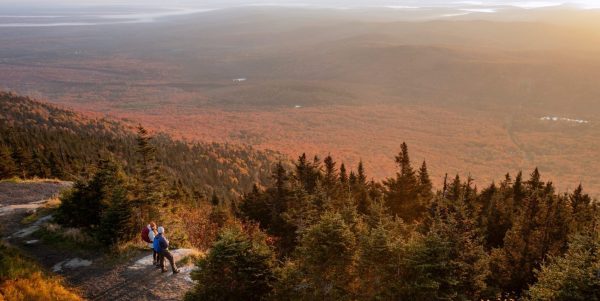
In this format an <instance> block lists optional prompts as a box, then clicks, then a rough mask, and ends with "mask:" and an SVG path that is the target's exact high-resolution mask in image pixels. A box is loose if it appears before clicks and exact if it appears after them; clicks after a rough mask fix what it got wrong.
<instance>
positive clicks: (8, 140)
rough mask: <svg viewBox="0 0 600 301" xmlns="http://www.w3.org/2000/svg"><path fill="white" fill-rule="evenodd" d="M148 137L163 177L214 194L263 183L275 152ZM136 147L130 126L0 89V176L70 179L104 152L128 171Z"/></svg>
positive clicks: (233, 192) (81, 173)
mask: <svg viewBox="0 0 600 301" xmlns="http://www.w3.org/2000/svg"><path fill="white" fill-rule="evenodd" d="M152 141H153V143H154V144H155V146H156V148H157V154H156V155H157V160H158V161H159V162H160V163H161V165H162V166H164V167H165V169H166V174H165V177H166V179H167V180H168V182H169V183H176V182H180V183H181V184H182V185H183V186H184V187H186V188H188V191H194V192H196V193H199V194H206V193H211V192H212V190H213V189H214V190H215V191H216V193H217V194H219V195H223V196H235V195H238V194H239V193H240V192H243V191H245V190H248V189H249V188H250V187H251V186H252V184H254V183H264V182H265V181H266V180H267V179H268V178H269V176H270V168H271V165H272V164H273V162H274V161H275V160H277V159H278V157H279V155H278V154H277V153H275V152H270V151H257V150H254V149H252V148H251V147H248V146H234V145H229V144H218V143H212V144H209V143H194V144H191V143H187V142H184V141H176V140H173V139H172V138H170V137H169V136H167V135H165V134H158V135H156V136H155V137H154V139H153V140H152ZM135 148H136V141H135V133H134V132H133V130H132V128H130V127H128V126H126V125H124V124H122V123H120V122H118V121H114V120H108V119H104V118H99V119H91V118H88V117H85V116H83V115H81V114H78V113H75V112H73V111H69V110H65V109H60V108H57V107H55V106H52V105H49V104H45V103H41V102H38V101H35V100H32V99H30V98H27V97H21V96H17V95H15V94H11V93H4V92H0V178H8V177H13V176H18V177H24V178H30V177H40V178H48V177H55V178H60V179H65V180H74V179H77V178H79V177H82V176H85V175H87V174H88V173H89V172H90V171H91V169H93V168H94V163H95V162H96V161H97V160H98V159H99V158H101V157H104V156H107V155H108V154H112V155H114V156H115V157H116V158H118V159H119V160H120V161H121V162H122V164H123V166H124V167H125V171H126V172H132V170H133V167H134V165H135V162H136V159H135V157H134V155H135Z"/></svg>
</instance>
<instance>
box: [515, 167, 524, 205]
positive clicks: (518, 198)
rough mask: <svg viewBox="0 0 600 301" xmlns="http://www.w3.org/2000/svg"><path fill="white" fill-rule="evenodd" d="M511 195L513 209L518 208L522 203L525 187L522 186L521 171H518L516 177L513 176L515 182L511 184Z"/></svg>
mask: <svg viewBox="0 0 600 301" xmlns="http://www.w3.org/2000/svg"><path fill="white" fill-rule="evenodd" d="M513 195H514V204H515V210H516V209H518V208H520V206H521V204H522V203H523V199H524V198H525V188H524V187H523V173H522V172H520V171H519V173H518V174H517V177H516V178H515V183H514V184H513Z"/></svg>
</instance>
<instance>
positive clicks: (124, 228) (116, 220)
mask: <svg viewBox="0 0 600 301" xmlns="http://www.w3.org/2000/svg"><path fill="white" fill-rule="evenodd" d="M135 230H136V224H135V221H134V219H133V205H132V203H131V201H130V200H129V199H128V198H127V192H126V191H125V189H124V188H123V187H115V188H114V191H113V193H112V195H111V199H110V203H109V204H108V206H107V208H106V209H105V210H104V211H103V212H102V216H101V219H100V227H99V228H98V230H97V231H96V233H97V235H98V239H99V240H100V241H101V242H103V243H105V244H108V245H116V244H120V243H123V242H126V241H129V240H131V239H132V238H133V237H134V236H135V234H137V232H136V231H135Z"/></svg>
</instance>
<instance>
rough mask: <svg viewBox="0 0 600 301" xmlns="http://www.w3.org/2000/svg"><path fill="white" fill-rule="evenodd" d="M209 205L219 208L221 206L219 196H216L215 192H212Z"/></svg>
mask: <svg viewBox="0 0 600 301" xmlns="http://www.w3.org/2000/svg"><path fill="white" fill-rule="evenodd" d="M210 203H211V204H212V205H213V206H219V205H220V204H221V200H220V199H219V196H217V192H216V191H214V190H213V193H212V196H211V197H210Z"/></svg>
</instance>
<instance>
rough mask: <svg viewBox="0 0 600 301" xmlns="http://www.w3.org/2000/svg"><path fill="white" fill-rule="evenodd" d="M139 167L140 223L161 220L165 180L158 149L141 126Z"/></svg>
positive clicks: (137, 139) (138, 196) (139, 133)
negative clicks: (157, 154)
mask: <svg viewBox="0 0 600 301" xmlns="http://www.w3.org/2000/svg"><path fill="white" fill-rule="evenodd" d="M137 130H138V131H137V137H136V141H137V149H136V152H137V154H138V165H137V180H138V183H139V184H138V185H139V186H138V192H137V199H138V202H139V206H138V208H139V210H140V212H139V213H138V223H140V224H143V223H144V222H145V221H146V220H160V212H161V211H159V210H158V207H162V206H157V204H160V205H163V206H168V204H165V203H164V202H165V198H164V197H165V196H164V192H165V190H166V189H165V187H164V179H163V178H162V176H161V173H160V167H159V165H158V164H157V162H156V147H155V146H154V145H153V144H152V136H150V134H149V133H148V131H147V130H146V129H145V128H144V127H142V126H141V125H139V126H138V128H137Z"/></svg>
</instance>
